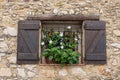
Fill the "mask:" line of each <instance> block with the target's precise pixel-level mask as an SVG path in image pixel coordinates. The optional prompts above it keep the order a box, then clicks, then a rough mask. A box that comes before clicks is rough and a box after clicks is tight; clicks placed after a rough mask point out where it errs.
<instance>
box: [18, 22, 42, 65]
mask: <svg viewBox="0 0 120 80" xmlns="http://www.w3.org/2000/svg"><path fill="white" fill-rule="evenodd" d="M39 24H40V21H28V20H24V21H19V22H18V46H17V63H18V64H34V63H38V61H39V28H40V25H39Z"/></svg>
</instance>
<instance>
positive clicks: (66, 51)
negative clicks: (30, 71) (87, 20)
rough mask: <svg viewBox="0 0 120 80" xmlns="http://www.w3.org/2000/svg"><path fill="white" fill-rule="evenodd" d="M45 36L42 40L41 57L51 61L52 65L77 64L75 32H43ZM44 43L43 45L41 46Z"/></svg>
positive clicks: (77, 54)
mask: <svg viewBox="0 0 120 80" xmlns="http://www.w3.org/2000/svg"><path fill="white" fill-rule="evenodd" d="M43 35H44V36H46V37H44V38H43V39H42V41H41V45H42V47H44V48H45V49H44V50H43V56H45V57H46V58H48V59H49V60H51V61H52V63H59V64H62V65H64V64H76V63H79V60H78V59H79V55H80V53H78V52H77V50H76V49H77V43H78V38H77V36H76V33H75V32H71V31H66V32H53V30H51V31H43ZM43 43H44V45H43Z"/></svg>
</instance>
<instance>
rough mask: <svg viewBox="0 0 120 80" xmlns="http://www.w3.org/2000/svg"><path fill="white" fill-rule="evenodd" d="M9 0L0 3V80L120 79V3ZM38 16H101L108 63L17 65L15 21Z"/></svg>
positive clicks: (111, 0)
mask: <svg viewBox="0 0 120 80" xmlns="http://www.w3.org/2000/svg"><path fill="white" fill-rule="evenodd" d="M8 1H10V2H8ZM8 1H7V0H0V80H120V0H39V1H37V0H36V1H35V2H34V1H29V0H24V1H28V2H24V1H23V0H8ZM40 14H57V15H64V14H66V15H67V14H82V15H100V20H104V21H106V23H107V24H106V33H107V35H106V37H107V64H106V65H85V66H66V67H64V68H60V67H59V66H39V65H17V64H16V48H17V47H16V46H17V27H18V26H17V22H18V21H19V20H24V19H26V17H27V16H28V15H40Z"/></svg>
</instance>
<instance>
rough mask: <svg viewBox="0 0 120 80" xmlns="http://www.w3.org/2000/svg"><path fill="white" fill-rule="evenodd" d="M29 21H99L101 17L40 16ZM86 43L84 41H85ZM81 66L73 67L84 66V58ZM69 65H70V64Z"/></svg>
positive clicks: (29, 17)
mask: <svg viewBox="0 0 120 80" xmlns="http://www.w3.org/2000/svg"><path fill="white" fill-rule="evenodd" d="M27 20H39V21H41V22H42V21H85V20H95V21H99V16H97V15H39V16H37V15H36V16H35V15H34V16H28V17H27ZM83 33H84V28H82V38H84V34H83ZM83 41H84V40H83ZM83 47H84V43H83V42H82V47H81V50H82V51H81V52H82V55H81V56H83V54H84V49H83ZM81 60H82V61H81V64H73V66H74V65H75V66H77V65H78V66H79V65H85V64H84V56H83V57H82V59H81ZM39 65H41V66H43V65H44V66H50V65H51V66H53V65H60V64H41V63H40V64H39ZM68 65H69V64H68Z"/></svg>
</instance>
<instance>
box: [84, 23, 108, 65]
mask: <svg viewBox="0 0 120 80" xmlns="http://www.w3.org/2000/svg"><path fill="white" fill-rule="evenodd" d="M84 28H85V62H86V63H87V64H105V63H106V32H105V22H104V21H84Z"/></svg>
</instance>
